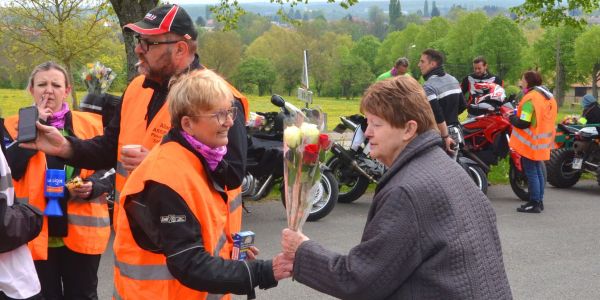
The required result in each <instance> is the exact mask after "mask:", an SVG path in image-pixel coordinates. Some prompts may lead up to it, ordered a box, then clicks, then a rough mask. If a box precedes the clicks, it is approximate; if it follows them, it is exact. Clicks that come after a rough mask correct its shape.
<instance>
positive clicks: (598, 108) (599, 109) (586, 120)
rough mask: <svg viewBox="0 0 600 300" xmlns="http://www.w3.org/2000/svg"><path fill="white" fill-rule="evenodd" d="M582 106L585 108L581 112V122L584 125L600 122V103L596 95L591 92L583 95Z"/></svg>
mask: <svg viewBox="0 0 600 300" xmlns="http://www.w3.org/2000/svg"><path fill="white" fill-rule="evenodd" d="M581 107H582V108H583V112H582V113H581V118H580V119H579V123H581V124H584V125H585V124H597V123H600V105H598V100H596V98H594V96H592V95H590V94H587V95H585V96H583V99H582V101H581Z"/></svg>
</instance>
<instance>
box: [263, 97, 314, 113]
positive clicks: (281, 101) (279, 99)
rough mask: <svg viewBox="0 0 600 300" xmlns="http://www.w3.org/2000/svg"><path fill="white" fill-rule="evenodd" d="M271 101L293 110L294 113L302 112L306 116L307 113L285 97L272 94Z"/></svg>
mask: <svg viewBox="0 0 600 300" xmlns="http://www.w3.org/2000/svg"><path fill="white" fill-rule="evenodd" d="M271 103H272V104H273V105H275V106H278V107H281V108H285V109H288V110H290V111H293V112H294V113H297V114H300V115H301V116H302V117H304V118H306V115H305V114H304V113H303V112H302V111H301V110H300V109H299V108H297V107H296V106H294V105H293V104H291V103H289V102H286V101H285V100H284V99H283V97H281V96H279V95H277V94H273V96H271Z"/></svg>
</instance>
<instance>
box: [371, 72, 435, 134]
mask: <svg viewBox="0 0 600 300" xmlns="http://www.w3.org/2000/svg"><path fill="white" fill-rule="evenodd" d="M360 112H362V113H365V112H368V113H370V114H374V115H376V116H378V117H380V118H382V119H384V120H385V121H386V122H388V123H390V125H392V127H395V128H404V126H405V125H406V123H407V122H408V121H410V120H414V121H416V122H417V133H418V134H421V133H423V132H425V131H427V130H431V129H437V125H436V123H435V118H434V116H433V110H432V109H431V105H430V104H429V101H427V97H426V96H425V91H424V90H423V88H422V87H421V85H420V84H419V83H418V82H417V81H416V80H414V79H413V78H412V77H408V76H397V77H394V78H393V79H388V80H382V81H378V82H376V83H374V84H373V85H371V86H370V87H369V88H368V89H367V90H366V91H365V94H364V96H363V98H362V100H361V101H360Z"/></svg>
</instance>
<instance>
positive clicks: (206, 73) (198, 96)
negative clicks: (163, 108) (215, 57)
mask: <svg viewBox="0 0 600 300" xmlns="http://www.w3.org/2000/svg"><path fill="white" fill-rule="evenodd" d="M223 99H225V100H227V101H233V94H232V93H231V90H230V89H229V86H228V85H227V83H226V82H225V80H224V79H223V78H221V76H219V75H217V74H216V73H215V72H213V71H211V70H207V69H205V70H198V71H193V72H190V73H188V74H185V75H182V76H180V77H179V78H178V79H177V80H176V81H175V82H173V84H172V85H171V89H170V91H169V96H168V97H167V101H168V103H169V113H170V114H171V125H172V126H173V127H176V128H180V127H181V118H183V117H184V116H193V115H195V114H197V112H198V111H200V110H211V109H213V108H215V107H216V106H217V105H218V104H219V103H220V101H222V100H223Z"/></svg>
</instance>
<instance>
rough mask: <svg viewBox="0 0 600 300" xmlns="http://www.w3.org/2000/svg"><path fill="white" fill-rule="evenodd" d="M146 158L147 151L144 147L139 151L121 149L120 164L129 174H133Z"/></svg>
mask: <svg viewBox="0 0 600 300" xmlns="http://www.w3.org/2000/svg"><path fill="white" fill-rule="evenodd" d="M146 156H148V149H146V148H144V147H141V148H140V149H127V148H123V149H121V162H122V163H123V167H124V168H125V170H126V171H127V172H129V173H131V172H133V170H135V168H137V166H139V165H140V164H141V163H142V161H143V160H144V158H146Z"/></svg>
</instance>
